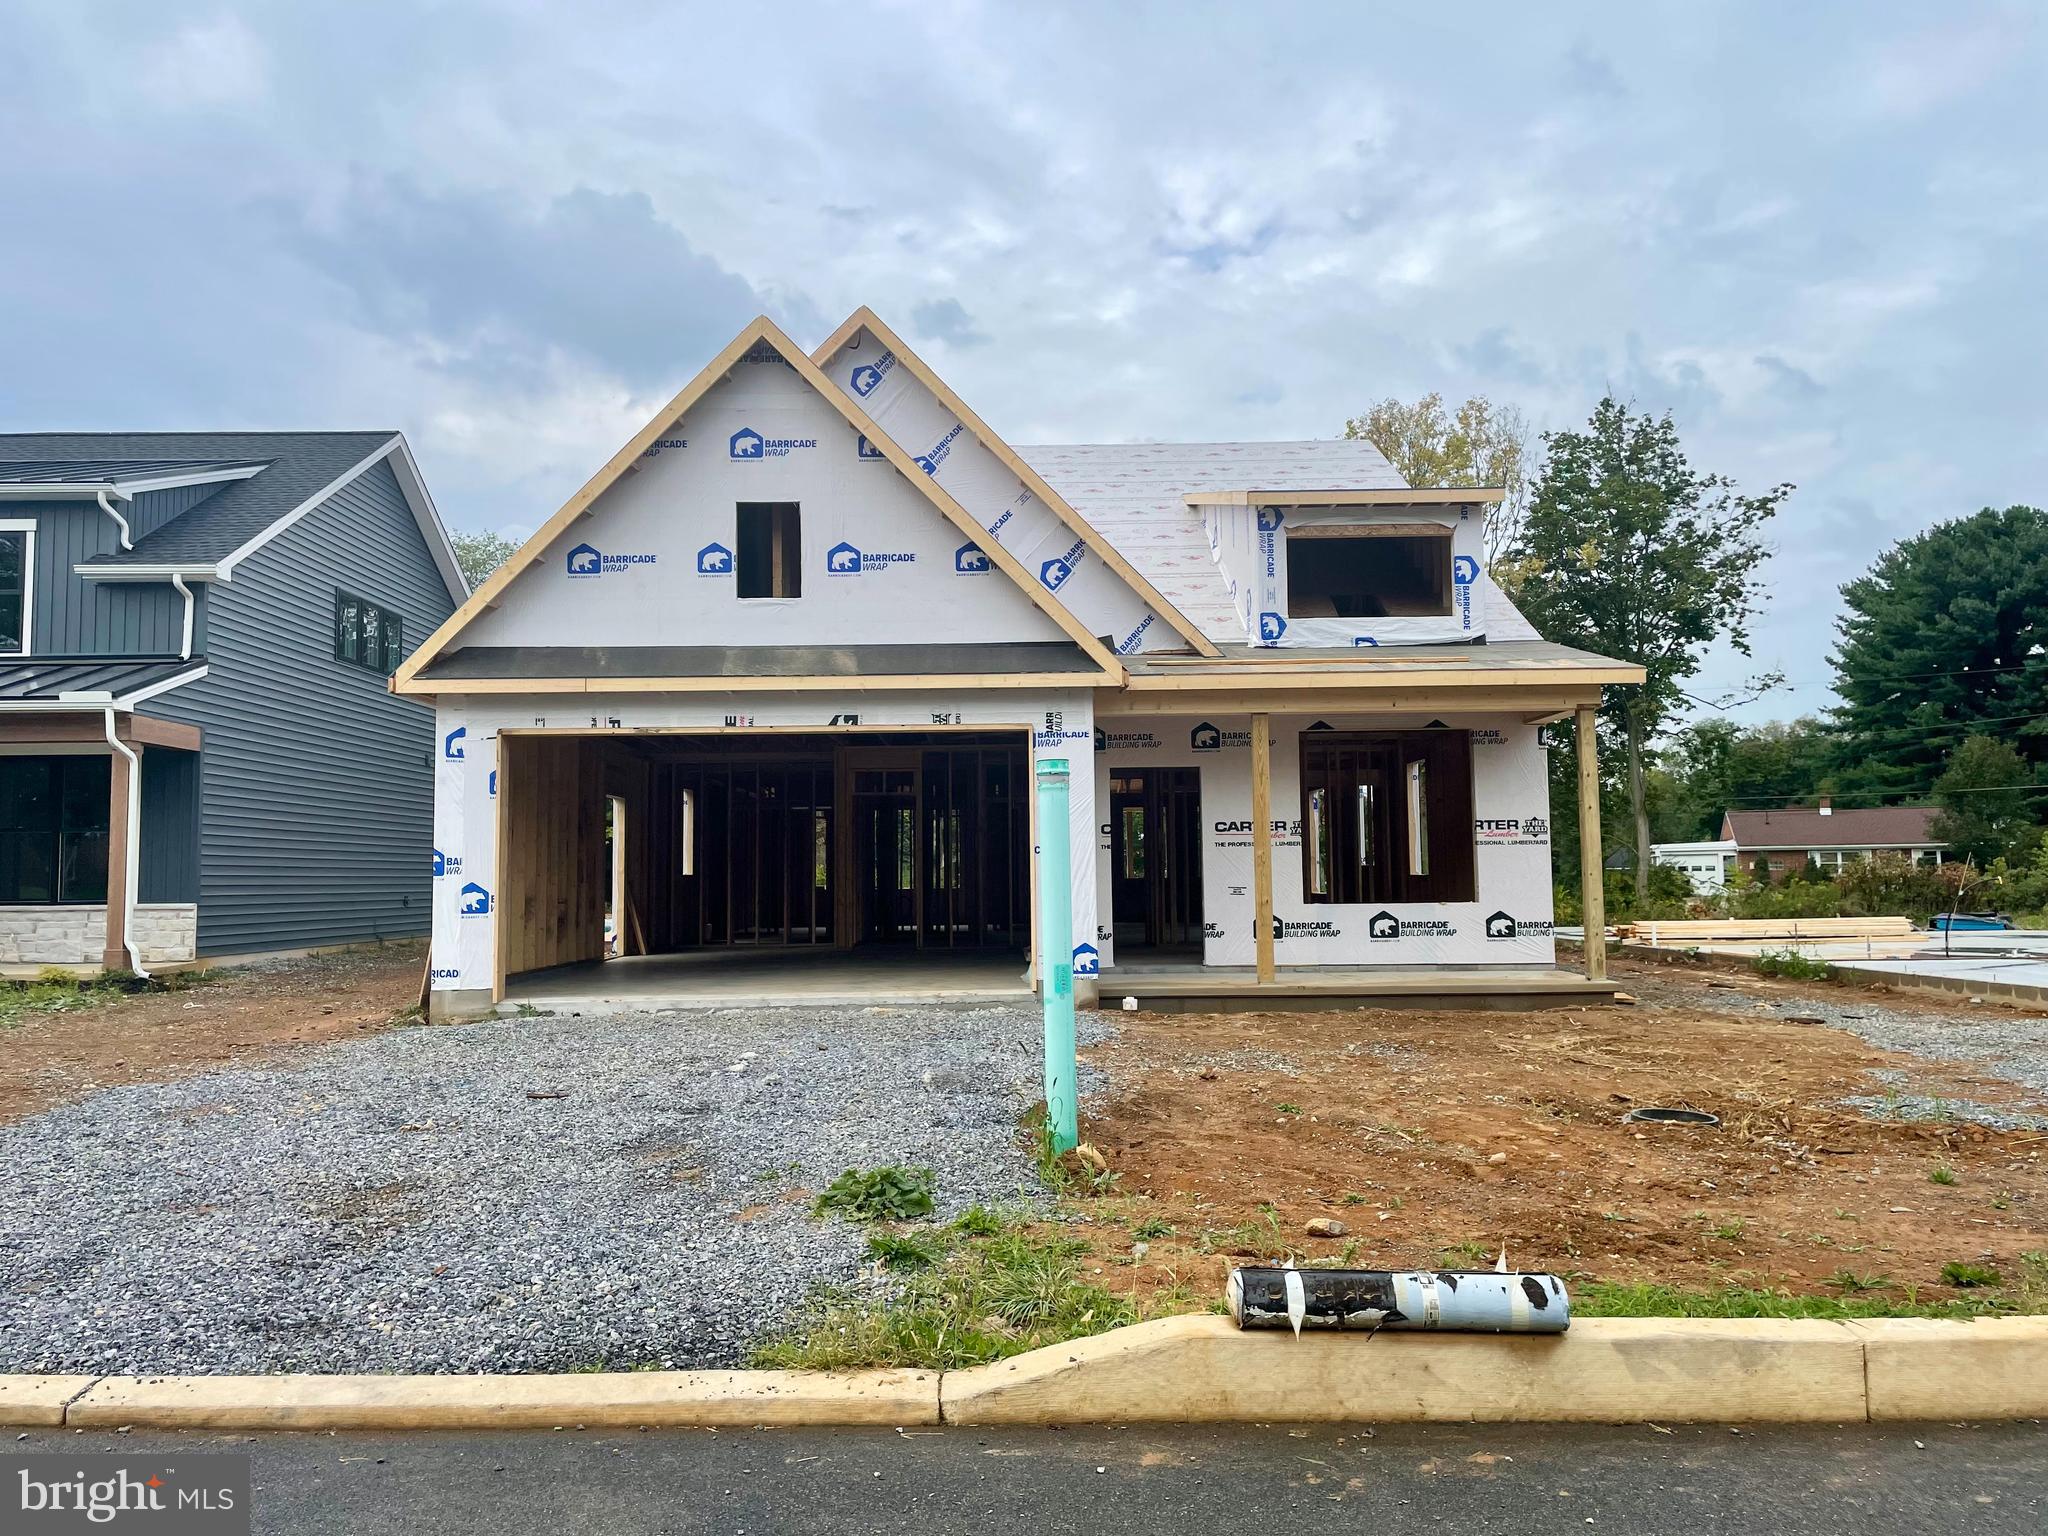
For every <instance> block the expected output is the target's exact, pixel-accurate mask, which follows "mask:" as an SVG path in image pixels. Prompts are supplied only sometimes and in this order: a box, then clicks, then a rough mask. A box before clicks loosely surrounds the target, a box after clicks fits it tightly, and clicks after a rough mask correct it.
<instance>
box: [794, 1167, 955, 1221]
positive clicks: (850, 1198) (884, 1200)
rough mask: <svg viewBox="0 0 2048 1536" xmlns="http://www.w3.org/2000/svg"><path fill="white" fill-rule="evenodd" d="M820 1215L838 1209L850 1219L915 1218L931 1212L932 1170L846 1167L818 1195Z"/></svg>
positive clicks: (816, 1207) (910, 1219)
mask: <svg viewBox="0 0 2048 1536" xmlns="http://www.w3.org/2000/svg"><path fill="white" fill-rule="evenodd" d="M813 1209H814V1210H815V1211H816V1213H817V1214H818V1215H820V1216H823V1215H825V1214H826V1213H827V1212H830V1211H837V1212H839V1213H840V1214H841V1215H843V1216H845V1217H847V1218H848V1219H849V1220H852V1221H915V1220H916V1219H917V1218H919V1217H921V1216H929V1215H931V1213H932V1171H931V1169H929V1168H900V1167H897V1166H896V1165H895V1164H893V1163H891V1164H889V1165H887V1166H885V1167H881V1168H869V1169H866V1170H862V1169H859V1168H849V1169H847V1170H846V1172H844V1173H842V1174H840V1175H839V1177H838V1178H836V1179H834V1180H833V1181H832V1182H831V1183H830V1184H828V1185H826V1186H825V1192H824V1193H823V1194H822V1195H820V1196H818V1199H817V1203H816V1205H815V1206H814V1207H813Z"/></svg>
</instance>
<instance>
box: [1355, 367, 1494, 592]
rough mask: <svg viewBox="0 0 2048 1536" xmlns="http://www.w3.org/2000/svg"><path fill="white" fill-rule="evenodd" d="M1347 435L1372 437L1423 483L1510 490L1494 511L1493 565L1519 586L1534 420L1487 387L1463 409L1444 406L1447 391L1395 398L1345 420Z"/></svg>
mask: <svg viewBox="0 0 2048 1536" xmlns="http://www.w3.org/2000/svg"><path fill="white" fill-rule="evenodd" d="M1344 435H1345V436H1346V437H1349V438H1364V439H1365V440H1366V441H1367V442H1369V443H1371V444H1372V445H1373V447H1375V448H1377V449H1379V451H1380V452H1381V453H1383V454H1385V455H1386V456H1387V462H1388V463H1390V464H1392V465H1393V466H1394V468H1396V469H1397V470H1399V471H1400V472H1401V478H1402V479H1404V480H1406V481H1407V482H1408V483H1409V485H1411V486H1413V487H1416V488H1417V489H1425V488H1434V487H1438V486H1450V485H1497V486H1500V487H1501V488H1502V489H1503V490H1505V491H1506V493H1507V494H1506V495H1505V496H1504V497H1503V498H1502V499H1501V502H1500V505H1498V506H1496V507H1494V508H1493V509H1491V510H1490V511H1489V512H1488V513H1487V516H1486V567H1487V569H1488V570H1489V571H1491V572H1492V573H1493V577H1494V579H1495V580H1496V581H1499V582H1500V583H1501V584H1502V585H1503V586H1505V587H1508V588H1509V589H1510V590H1513V587H1514V585H1515V581H1516V578H1517V576H1518V574H1519V573H1518V571H1517V570H1515V568H1514V566H1513V560H1514V551H1515V548H1516V546H1517V545H1518V544H1519V543H1520V542H1521V529H1522V521H1523V518H1524V516H1525V515H1526V513H1527V510H1528V478H1527V476H1526V474H1525V473H1524V465H1525V463H1526V461H1527V459H1528V449H1529V427H1528V424H1527V423H1526V422H1525V421H1524V420H1523V419H1522V413H1521V412H1520V411H1519V410H1517V409H1516V408H1515V407H1514V406H1512V405H1495V404H1494V403H1493V402H1492V401H1491V400H1489V399H1487V398H1486V396H1484V395H1474V396H1473V397H1472V398H1471V399H1469V400H1467V401H1466V402H1465V403H1464V404H1463V405H1461V406H1459V407H1458V411H1457V414H1456V415H1455V416H1447V415H1446V414H1445V413H1444V401H1443V396H1441V395H1439V394H1435V393H1431V394H1427V395H1424V396H1423V397H1422V398H1421V399H1420V400H1417V401H1416V402H1415V403H1414V404H1413V405H1409V404H1406V403H1405V402H1403V401H1400V400H1394V399H1387V400H1382V401H1381V402H1380V403H1379V404H1378V405H1376V406H1374V407H1373V408H1372V409H1371V410H1369V411H1367V412H1366V413H1365V414H1364V415H1363V416H1354V417H1352V418H1351V420H1349V421H1347V422H1345V423H1344Z"/></svg>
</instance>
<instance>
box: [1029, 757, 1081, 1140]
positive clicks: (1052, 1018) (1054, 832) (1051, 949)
mask: <svg viewBox="0 0 2048 1536" xmlns="http://www.w3.org/2000/svg"><path fill="white" fill-rule="evenodd" d="M1072 862H1073V840H1072V835H1071V833H1070V831H1069V828H1068V825H1067V760H1066V759H1065V758H1063V757H1049V758H1046V759H1045V760H1044V761H1043V762H1041V763H1040V764H1039V765H1038V995H1039V999H1040V1000H1041V1002H1042V1003H1043V1004H1044V1007H1045V1123H1046V1126H1047V1128H1048V1129H1049V1130H1050V1132H1051V1134H1052V1146H1053V1150H1054V1151H1055V1152H1066V1151H1069V1150H1071V1149H1072V1148H1073V1147H1074V1146H1075V1144H1076V1143H1078V1142H1079V1141H1080V1139H1081V1121H1080V1104H1079V1102H1078V1081H1079V1078H1080V1067H1079V1066H1078V1065H1077V1064H1076V1062H1075V1060H1074V880H1073V872H1072V869H1071V865H1072Z"/></svg>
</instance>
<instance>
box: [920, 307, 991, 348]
mask: <svg viewBox="0 0 2048 1536" xmlns="http://www.w3.org/2000/svg"><path fill="white" fill-rule="evenodd" d="M910 328H911V330H912V331H914V332H915V333H916V334H917V335H918V336H920V337H927V338H929V339H931V340H933V341H943V342H944V343H946V345H947V346H949V347H981V346H986V345H988V335H987V333H986V332H984V331H982V330H981V329H980V328H979V327H977V326H976V325H975V323H974V316H972V315H970V314H968V313H967V310H966V309H965V307H964V306H962V304H961V303H960V301H959V300H958V299H927V300H925V301H924V302H922V303H920V304H917V305H915V306H913V307H912V309H911V311H910Z"/></svg>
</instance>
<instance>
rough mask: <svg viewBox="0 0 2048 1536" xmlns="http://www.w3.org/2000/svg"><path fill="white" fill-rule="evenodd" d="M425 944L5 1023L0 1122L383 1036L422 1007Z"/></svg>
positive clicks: (230, 976)
mask: <svg viewBox="0 0 2048 1536" xmlns="http://www.w3.org/2000/svg"><path fill="white" fill-rule="evenodd" d="M425 955H426V948H425V945H424V944H421V943H404V944H386V945H380V946H377V947H375V948H364V949H352V950H346V951H342V952H338V953H335V954H330V955H318V956H313V957H310V958H307V959H302V960H286V961H272V962H265V963H262V964H258V965H249V966H238V967H235V968H234V969H231V970H220V971H212V972H207V973H203V974H202V975H201V976H199V977H198V978H196V979H195V981H194V983H193V985H191V986H190V987H189V988H186V989H184V990H176V991H161V992H155V991H152V992H140V993H137V994H135V995H133V996H130V997H123V998H120V999H118V1000H117V1001H113V1002H107V1003H103V1004H101V1005H99V1006H96V1007H91V1008H82V1009H79V1010H77V1011H70V1012H53V1013H26V1014H23V1015H21V1016H20V1022H18V1023H14V1024H9V1025H0V1123H5V1122H7V1121H10V1120H19V1119H21V1118H22V1117H24V1116H26V1115H32V1114H34V1113H36V1112H37V1111H38V1110H42V1109H48V1108H50V1107H51V1106H52V1105H55V1104H65V1103H70V1102H72V1101H74V1100H77V1099H82V1098H84V1097H86V1096H87V1095H88V1094H91V1093H95V1092H97V1091H99V1090H100V1089H102V1088H112V1087H117V1086H119V1085H121V1084H124V1083H141V1082H162V1081H165V1080H167V1079H170V1078H176V1077H183V1076H186V1075H188V1074H190V1073H194V1072H201V1071H205V1070H206V1069H208V1068H211V1067H219V1066H231V1065H236V1064H239V1063H243V1062H247V1061H256V1060H272V1059H275V1058H276V1057H278V1056H279V1055H281V1054H283V1053H286V1052H288V1051H290V1050H291V1049H292V1048H294V1047H297V1046H307V1045H320V1044H323V1043H325V1042H327V1041H330V1040H339V1039H345V1038H348V1037H350V1036H353V1035H356V1034H360V1033H363V1032H366V1031H371V1030H378V1029H382V1028H384V1027H385V1026H387V1025H388V1024H390V1022H391V1021H392V1019H393V1018H394V1017H395V1016H397V1015H398V1014H400V1013H402V1012H404V1011H405V1010H406V1009H408V1008H410V1007H412V1006H413V1004H414V1003H415V1002H417V1001H418V997H419V986H420V967H421V965H422V964H424V963H425Z"/></svg>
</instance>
